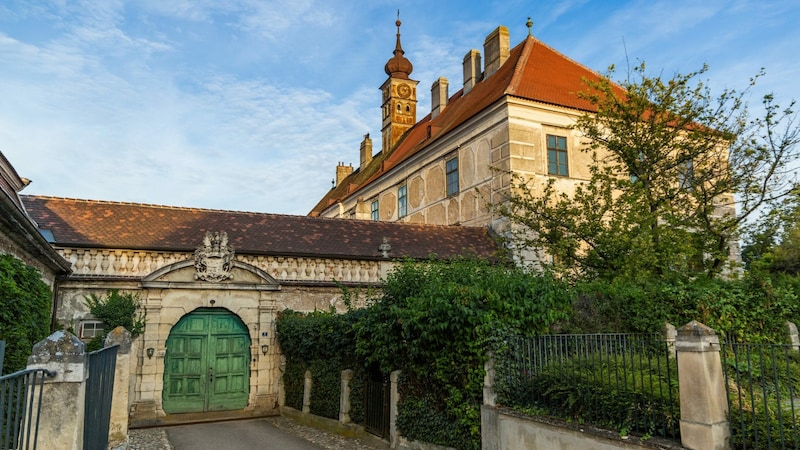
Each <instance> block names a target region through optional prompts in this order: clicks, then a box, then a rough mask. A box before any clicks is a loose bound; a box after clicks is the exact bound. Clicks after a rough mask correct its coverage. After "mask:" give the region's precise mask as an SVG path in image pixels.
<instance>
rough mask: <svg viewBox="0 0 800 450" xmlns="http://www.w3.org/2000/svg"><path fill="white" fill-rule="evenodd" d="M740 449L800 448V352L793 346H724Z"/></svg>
mask: <svg viewBox="0 0 800 450" xmlns="http://www.w3.org/2000/svg"><path fill="white" fill-rule="evenodd" d="M721 356H722V361H723V364H722V367H723V371H724V374H725V386H726V389H727V392H728V411H729V422H730V427H731V441H732V444H733V448H735V449H762V448H766V449H771V448H781V449H786V448H794V449H800V352H798V351H797V349H796V348H794V347H792V346H790V345H779V344H739V343H726V344H722V349H721Z"/></svg>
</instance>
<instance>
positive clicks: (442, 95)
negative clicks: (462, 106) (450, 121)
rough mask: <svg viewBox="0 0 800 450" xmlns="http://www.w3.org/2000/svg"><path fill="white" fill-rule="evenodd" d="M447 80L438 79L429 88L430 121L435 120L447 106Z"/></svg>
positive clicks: (443, 78)
mask: <svg viewBox="0 0 800 450" xmlns="http://www.w3.org/2000/svg"><path fill="white" fill-rule="evenodd" d="M448 85H449V83H448V82H447V78H445V77H439V79H437V80H436V81H434V82H433V86H431V119H435V118H436V117H438V116H439V114H440V113H441V112H442V111H444V108H445V106H447V98H448V96H449V95H448V93H447V87H448Z"/></svg>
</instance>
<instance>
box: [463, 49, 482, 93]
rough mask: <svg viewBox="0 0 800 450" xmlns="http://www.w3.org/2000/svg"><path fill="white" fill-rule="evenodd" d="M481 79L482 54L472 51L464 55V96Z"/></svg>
mask: <svg viewBox="0 0 800 450" xmlns="http://www.w3.org/2000/svg"><path fill="white" fill-rule="evenodd" d="M480 79H481V52H479V51H478V50H475V49H472V50H470V51H469V52H467V54H466V55H464V95H467V94H468V93H469V91H471V90H472V87H473V86H475V83H477V82H478V81H480Z"/></svg>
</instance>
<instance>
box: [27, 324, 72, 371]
mask: <svg viewBox="0 0 800 450" xmlns="http://www.w3.org/2000/svg"><path fill="white" fill-rule="evenodd" d="M85 358H86V349H85V346H84V344H83V342H81V340H80V339H78V337H77V336H75V335H74V334H72V333H70V332H69V331H65V330H59V331H56V332H55V333H53V334H51V335H50V336H48V337H46V338H44V339H43V340H41V341H39V342H37V343H36V344H35V345H34V346H33V350H32V352H31V356H29V357H28V365H31V364H47V363H49V362H58V363H82V362H83V361H84V359H85Z"/></svg>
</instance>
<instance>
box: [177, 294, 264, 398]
mask: <svg viewBox="0 0 800 450" xmlns="http://www.w3.org/2000/svg"><path fill="white" fill-rule="evenodd" d="M249 389H250V337H249V336H248V334H247V328H246V327H245V326H244V324H243V323H242V321H241V320H240V319H239V317H237V316H236V315H235V314H233V313H231V312H230V311H227V310H224V309H220V308H213V309H210V308H200V309H197V310H195V311H193V312H191V313H189V314H187V315H185V316H183V317H182V318H181V320H179V321H178V323H177V324H175V326H174V327H172V330H171V331H170V333H169V338H167V353H166V357H165V360H164V392H163V401H164V405H163V406H164V412H167V413H187V412H204V411H222V410H230V409H242V408H244V407H245V406H247V397H248V394H249Z"/></svg>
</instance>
